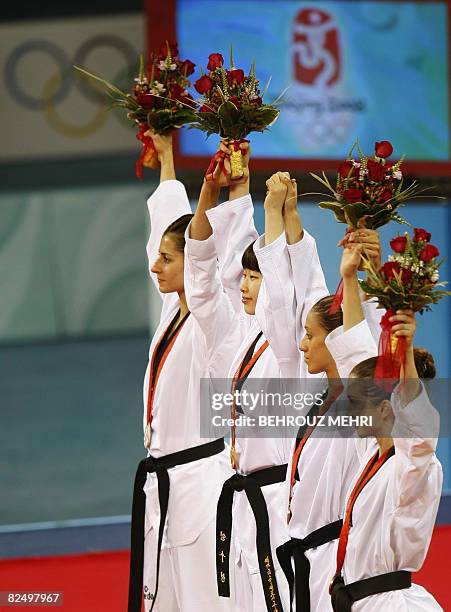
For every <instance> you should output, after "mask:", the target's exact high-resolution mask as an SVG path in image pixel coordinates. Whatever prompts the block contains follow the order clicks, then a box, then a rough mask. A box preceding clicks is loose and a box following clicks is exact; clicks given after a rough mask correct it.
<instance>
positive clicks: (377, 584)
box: [332, 570, 412, 612]
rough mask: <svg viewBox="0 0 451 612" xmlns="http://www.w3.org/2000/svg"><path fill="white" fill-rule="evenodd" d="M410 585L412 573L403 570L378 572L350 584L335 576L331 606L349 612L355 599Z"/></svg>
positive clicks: (336, 609)
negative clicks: (378, 573) (371, 576)
mask: <svg viewBox="0 0 451 612" xmlns="http://www.w3.org/2000/svg"><path fill="white" fill-rule="evenodd" d="M411 586H412V574H411V573H410V572H406V571H403V570H400V571H398V572H388V573H387V574H380V575H379V576H373V578H366V579H365V580H358V581H357V582H351V584H345V583H344V580H343V578H342V576H337V577H336V578H335V579H334V581H333V583H332V608H333V609H334V612H351V609H352V604H353V603H354V602H355V601H359V600H360V599H364V598H365V597H369V596H370V595H377V593H388V592H389V591H399V590H400V589H408V588H409V587H411Z"/></svg>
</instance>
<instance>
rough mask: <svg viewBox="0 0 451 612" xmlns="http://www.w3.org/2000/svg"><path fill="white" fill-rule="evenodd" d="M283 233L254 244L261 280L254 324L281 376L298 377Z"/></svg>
mask: <svg viewBox="0 0 451 612" xmlns="http://www.w3.org/2000/svg"><path fill="white" fill-rule="evenodd" d="M286 247H287V244H286V240H285V233H282V234H281V235H280V236H279V237H278V238H277V239H276V240H274V242H272V243H271V244H268V245H266V246H264V236H262V237H260V238H259V239H258V240H257V242H256V243H255V245H254V251H255V255H256V257H257V261H258V265H259V268H260V271H261V273H262V275H263V281H262V284H261V287H260V292H259V295H258V300H257V307H256V311H255V314H256V317H257V321H258V323H259V325H260V327H261V329H262V331H263V334H264V335H265V337H266V338H267V340H268V342H269V345H270V347H271V350H272V351H273V353H274V355H275V357H276V359H277V362H278V364H279V367H280V371H281V374H282V377H284V378H296V377H298V376H299V358H300V353H299V349H298V345H297V343H296V305H295V297H294V287H293V279H292V277H291V266H290V259H289V256H288V251H287V248H286Z"/></svg>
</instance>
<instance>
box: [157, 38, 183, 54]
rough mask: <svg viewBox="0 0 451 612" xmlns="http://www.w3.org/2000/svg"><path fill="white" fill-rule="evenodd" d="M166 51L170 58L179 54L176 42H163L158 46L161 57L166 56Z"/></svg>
mask: <svg viewBox="0 0 451 612" xmlns="http://www.w3.org/2000/svg"><path fill="white" fill-rule="evenodd" d="M168 49H169V51H170V53H171V57H175V56H176V55H178V53H179V47H178V45H177V43H176V42H168V41H166V42H164V43H161V45H160V55H162V56H163V57H167V56H168Z"/></svg>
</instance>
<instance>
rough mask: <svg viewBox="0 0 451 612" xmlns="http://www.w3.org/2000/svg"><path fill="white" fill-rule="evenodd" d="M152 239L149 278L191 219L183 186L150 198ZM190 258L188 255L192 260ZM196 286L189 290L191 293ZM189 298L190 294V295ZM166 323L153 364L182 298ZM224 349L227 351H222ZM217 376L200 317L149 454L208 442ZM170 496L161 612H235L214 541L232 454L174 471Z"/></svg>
mask: <svg viewBox="0 0 451 612" xmlns="http://www.w3.org/2000/svg"><path fill="white" fill-rule="evenodd" d="M148 209H149V214H150V221H151V233H150V238H149V242H148V244H147V255H148V260H149V272H150V275H151V278H152V280H153V281H154V283H155V285H156V287H157V289H158V283H157V281H156V279H155V278H154V275H153V274H152V272H151V271H150V268H151V266H152V264H153V262H154V261H155V259H156V257H157V253H158V250H159V246H160V240H161V237H162V235H163V233H164V231H165V229H166V228H167V227H168V225H169V224H170V223H171V222H173V221H174V220H176V219H178V218H179V217H180V216H182V215H184V214H188V213H191V208H190V206H189V201H188V198H187V195H186V191H185V188H184V186H183V185H182V184H181V183H180V182H179V181H175V180H170V181H165V182H163V183H161V184H160V186H159V187H158V188H157V189H156V191H155V192H154V193H153V194H152V195H151V197H150V198H149V200H148ZM185 260H186V257H185ZM187 289H188V287H185V291H186V290H187ZM187 298H188V299H189V296H188V295H187ZM162 299H163V306H162V312H161V318H160V324H159V326H158V328H157V330H156V332H155V335H154V337H153V340H152V343H151V346H150V351H149V358H151V356H152V355H153V351H154V348H155V346H156V343H157V342H158V340H159V338H160V337H161V335H162V334H163V332H164V330H165V329H166V328H167V326H168V325H169V323H170V321H171V320H172V319H173V318H174V316H175V315H176V313H177V310H178V308H179V301H178V295H177V294H176V293H171V294H165V295H162ZM228 350H229V346H228V344H227V342H225V343H221V346H220V347H218V351H217V352H216V363H217V364H218V367H219V364H221V363H222V362H223V360H224V359H227V358H228V353H227V351H228ZM221 351H223V352H221ZM149 369H150V368H149V366H148V367H147V371H146V375H145V379H144V392H143V399H144V422H143V425H144V429H145V427H146V420H147V398H148V387H149ZM208 375H209V354H208V347H207V343H206V341H205V338H204V334H203V331H202V328H201V327H200V325H199V323H198V321H197V320H196V318H195V317H194V316H189V317H188V319H187V320H186V322H185V324H184V326H183V328H182V330H181V332H180V334H179V336H178V337H177V339H176V341H175V344H174V345H173V348H172V350H171V351H170V353H169V355H168V357H167V360H166V362H165V363H164V367H163V368H162V370H161V375H160V377H159V379H158V383H157V385H156V389H155V395H154V402H153V419H152V437H151V444H150V449H149V454H150V455H151V456H152V457H156V458H159V457H162V456H164V455H167V454H169V453H174V452H177V451H181V450H184V449H188V448H191V447H196V446H198V445H202V444H205V443H206V442H208V441H209V440H206V439H205V438H201V436H200V425H199V414H200V409H199V395H200V390H199V386H200V379H201V378H202V377H207V376H208ZM168 472H169V479H170V495H169V505H168V512H167V521H166V526H165V537H164V539H163V549H162V556H161V568H160V578H159V590H158V596H157V599H156V602H155V605H154V608H153V610H154V611H155V612H198V611H199V610H212V611H214V610H217V611H221V612H222V611H228V610H231V609H232V607H231V605H230V602H229V601H228V600H225V599H220V598H218V596H217V592H216V583H215V582H216V581H215V572H214V559H215V555H214V543H215V516H216V500H217V498H218V496H219V493H220V491H221V486H222V483H223V481H224V480H225V479H226V478H228V477H229V476H230V473H231V470H230V466H229V460H228V452H227V450H225V451H224V452H222V453H220V454H216V455H213V456H210V457H206V458H202V459H200V460H197V461H193V462H191V463H187V464H184V465H176V466H175V467H172V468H171V469H169V470H168ZM144 490H145V494H146V511H145V543H144V601H145V608H146V611H148V610H149V609H150V607H151V604H152V599H151V595H152V594H153V593H154V589H155V575H156V568H155V561H156V549H157V539H158V528H159V521H160V507H159V500H158V488H157V478H156V476H155V473H150V474H148V475H147V480H146V483H145V487H144Z"/></svg>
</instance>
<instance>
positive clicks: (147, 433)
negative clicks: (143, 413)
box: [144, 423, 152, 448]
mask: <svg viewBox="0 0 451 612" xmlns="http://www.w3.org/2000/svg"><path fill="white" fill-rule="evenodd" d="M151 439H152V432H151V430H150V423H147V425H146V429H145V430H144V446H145V447H146V448H150V441H151Z"/></svg>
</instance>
